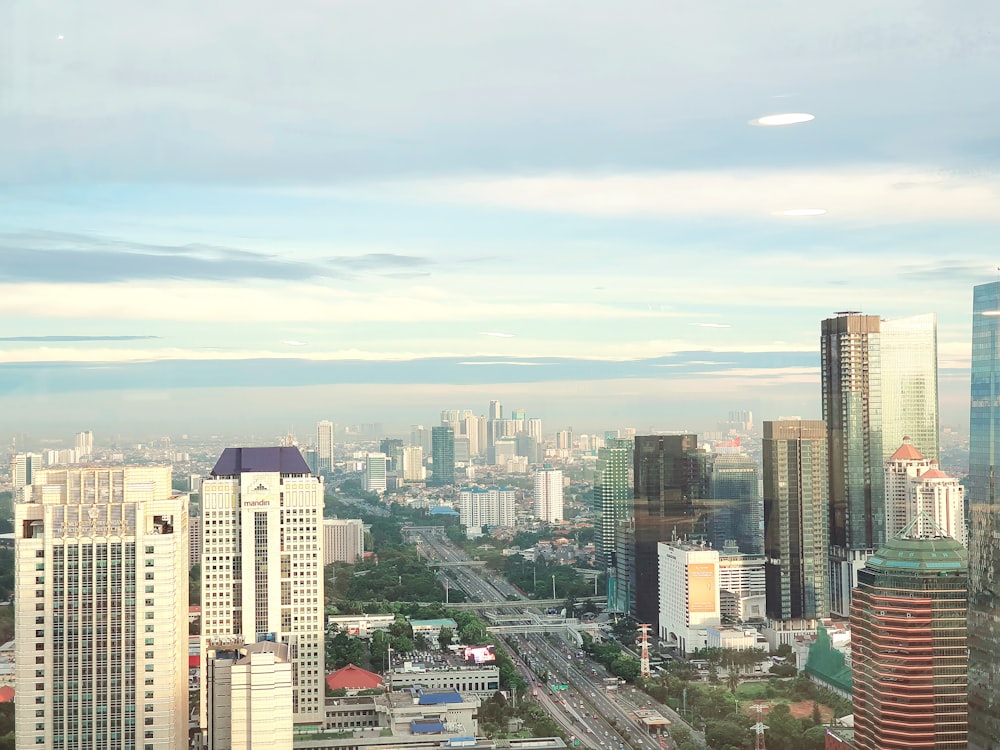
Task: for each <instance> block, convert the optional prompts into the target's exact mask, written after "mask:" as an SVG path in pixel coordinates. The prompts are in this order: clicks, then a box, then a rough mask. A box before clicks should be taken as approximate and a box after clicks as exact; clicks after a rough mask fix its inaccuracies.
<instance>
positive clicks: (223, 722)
mask: <svg viewBox="0 0 1000 750" xmlns="http://www.w3.org/2000/svg"><path fill="white" fill-rule="evenodd" d="M205 660H206V675H207V676H206V680H205V684H204V685H203V686H202V689H203V690H205V691H206V692H207V693H208V694H209V696H210V698H211V704H212V706H213V711H212V712H211V713H212V716H211V717H210V718H211V719H212V720H211V721H210V722H209V725H208V738H207V739H208V742H207V746H208V747H210V748H212V749H213V750H254V749H255V748H267V750H292V738H293V736H294V734H293V733H294V727H293V723H292V660H291V655H290V649H289V646H288V644H287V643H274V642H272V641H260V642H258V643H253V644H250V645H248V646H238V647H230V648H227V647H225V646H224V645H220V646H218V647H217V648H213V649H210V650H209V651H208V653H207V654H206V657H205Z"/></svg>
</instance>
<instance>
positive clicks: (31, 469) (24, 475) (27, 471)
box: [10, 453, 42, 501]
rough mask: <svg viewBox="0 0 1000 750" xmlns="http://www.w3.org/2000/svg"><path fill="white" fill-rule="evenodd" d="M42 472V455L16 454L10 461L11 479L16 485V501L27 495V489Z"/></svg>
mask: <svg viewBox="0 0 1000 750" xmlns="http://www.w3.org/2000/svg"><path fill="white" fill-rule="evenodd" d="M41 470H42V455H41V454H40V453H15V454H14V457H13V458H12V459H11V461H10V479H11V484H13V485H14V500H15V501H17V500H20V499H21V498H23V497H24V495H25V488H26V487H28V486H30V485H31V484H32V483H33V482H34V481H35V477H36V476H37V475H38V472H40V471H41Z"/></svg>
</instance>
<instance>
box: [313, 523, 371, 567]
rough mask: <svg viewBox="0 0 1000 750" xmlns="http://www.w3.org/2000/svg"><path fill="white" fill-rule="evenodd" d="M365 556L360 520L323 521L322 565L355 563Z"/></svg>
mask: <svg viewBox="0 0 1000 750" xmlns="http://www.w3.org/2000/svg"><path fill="white" fill-rule="evenodd" d="M364 554H365V525H364V523H362V521H361V519H360V518H325V519H323V565H330V564H331V563H335V562H346V563H356V562H357V561H358V560H360V559H361V558H362V557H364Z"/></svg>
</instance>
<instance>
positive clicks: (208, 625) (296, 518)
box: [201, 447, 324, 727]
mask: <svg viewBox="0 0 1000 750" xmlns="http://www.w3.org/2000/svg"><path fill="white" fill-rule="evenodd" d="M201 493H202V494H201V507H202V518H203V536H204V542H203V552H202V564H201V581H202V583H201V590H202V628H201V632H202V636H201V640H202V650H201V652H202V653H203V654H208V653H209V651H213V650H214V651H220V650H227V651H231V650H233V649H234V648H240V647H242V646H251V645H253V644H255V643H257V642H259V641H264V640H270V641H274V642H276V643H285V644H288V646H289V647H290V651H291V659H292V674H293V690H292V692H293V694H292V714H293V719H294V722H295V724H296V725H302V726H319V725H322V723H323V698H324V689H323V658H324V651H323V626H324V622H323V538H322V523H323V483H322V482H321V481H320V480H319V479H318V478H317V477H314V476H312V475H310V474H309V467H308V466H306V463H305V461H304V460H303V458H302V456H301V454H300V453H299V451H298V449H296V448H292V447H287V448H226V449H225V450H224V451H223V452H222V455H221V456H220V457H219V460H218V461H217V462H216V464H215V467H214V468H213V469H212V474H211V478H210V479H206V480H205V481H204V482H203V483H202V489H201ZM202 683H203V684H204V683H205V679H203V680H202ZM206 692H207V691H203V692H202V706H201V726H202V727H207V726H208V724H207V721H208V719H209V717H208V716H207V715H206V712H207V707H206Z"/></svg>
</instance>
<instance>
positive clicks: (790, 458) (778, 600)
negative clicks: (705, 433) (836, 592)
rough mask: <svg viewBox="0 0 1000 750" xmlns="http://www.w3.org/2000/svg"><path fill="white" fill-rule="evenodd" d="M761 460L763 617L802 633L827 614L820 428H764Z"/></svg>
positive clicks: (793, 423) (794, 424) (797, 424)
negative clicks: (765, 601)
mask: <svg viewBox="0 0 1000 750" xmlns="http://www.w3.org/2000/svg"><path fill="white" fill-rule="evenodd" d="M762 454H763V463H764V477H763V478H764V556H765V559H766V565H765V571H764V575H765V586H766V597H767V616H768V617H769V618H770V619H771V620H773V621H777V622H782V623H792V624H793V625H794V627H801V628H803V629H808V628H811V627H814V626H815V621H816V620H818V619H820V618H823V617H826V616H827V615H828V614H829V605H828V600H827V596H828V587H827V585H826V583H827V580H826V576H827V571H828V560H827V523H828V518H829V516H828V513H829V491H828V484H827V429H826V425H825V424H824V423H823V422H821V421H816V420H798V419H789V420H781V421H776V422H764V439H763V441H762Z"/></svg>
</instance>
